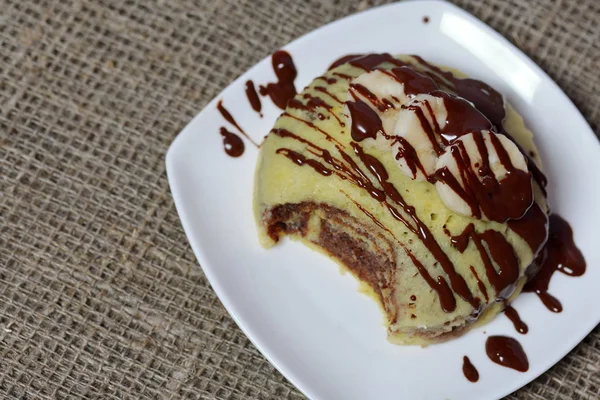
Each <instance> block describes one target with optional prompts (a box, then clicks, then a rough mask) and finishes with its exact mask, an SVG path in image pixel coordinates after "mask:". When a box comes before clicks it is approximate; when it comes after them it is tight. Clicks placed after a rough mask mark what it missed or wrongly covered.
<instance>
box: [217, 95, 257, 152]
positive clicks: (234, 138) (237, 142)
mask: <svg viewBox="0 0 600 400" xmlns="http://www.w3.org/2000/svg"><path fill="white" fill-rule="evenodd" d="M217 109H218V110H219V112H220V113H221V115H222V116H223V118H225V120H226V121H227V122H229V123H230V124H231V125H233V126H235V127H236V128H237V129H238V131H240V133H241V134H242V135H243V136H245V137H246V139H248V140H249V141H250V143H252V144H253V145H254V146H256V147H259V145H258V144H256V142H254V140H252V138H251V137H250V136H248V134H246V132H245V131H244V130H243V129H242V127H241V126H239V125H238V123H237V122H236V121H235V119H234V118H233V116H232V115H231V113H230V112H229V111H227V109H226V108H225V106H224V105H223V101H222V100H219V101H218V102H217ZM219 132H220V134H221V136H223V146H224V149H225V152H226V153H227V154H228V155H229V156H231V157H239V156H241V155H242V154H243V153H244V148H245V146H244V142H243V141H242V139H241V138H240V137H239V136H238V135H236V134H235V133H233V132H230V131H228V130H227V129H225V128H224V127H221V129H220V131H219Z"/></svg>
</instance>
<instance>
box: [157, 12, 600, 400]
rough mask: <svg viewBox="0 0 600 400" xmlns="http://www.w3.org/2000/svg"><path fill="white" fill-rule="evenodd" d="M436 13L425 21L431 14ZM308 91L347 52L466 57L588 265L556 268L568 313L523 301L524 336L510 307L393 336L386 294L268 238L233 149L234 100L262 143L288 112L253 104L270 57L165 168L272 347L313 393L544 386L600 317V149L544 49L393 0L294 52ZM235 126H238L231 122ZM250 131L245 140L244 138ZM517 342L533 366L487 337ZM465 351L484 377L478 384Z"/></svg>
mask: <svg viewBox="0 0 600 400" xmlns="http://www.w3.org/2000/svg"><path fill="white" fill-rule="evenodd" d="M425 16H427V17H429V23H427V24H425V23H424V22H423V18H424V17H425ZM284 49H285V50H287V51H288V52H289V53H291V55H292V56H293V58H294V61H295V63H296V66H297V68H298V77H297V79H296V87H297V88H302V87H304V86H305V85H307V84H308V83H309V82H310V81H311V80H312V79H313V78H314V77H316V76H318V75H320V74H321V73H322V72H323V71H324V70H325V69H326V68H327V66H328V65H329V64H330V63H331V62H332V61H334V60H335V59H336V58H338V57H339V56H342V55H345V54H350V53H372V52H389V53H392V54H393V53H409V54H411V53H412V54H419V55H421V56H423V57H424V58H425V59H427V60H430V61H433V62H435V63H439V64H444V65H448V66H452V67H456V68H459V69H461V70H462V71H464V72H465V73H467V74H468V75H470V76H471V77H474V78H477V79H482V80H484V81H485V82H487V83H489V84H490V85H492V86H493V87H495V88H496V89H497V90H498V91H499V92H500V93H503V94H504V95H505V96H506V98H507V99H508V101H509V102H511V103H512V104H513V105H514V106H515V107H516V109H517V110H519V111H520V112H521V113H522V114H523V115H524V117H525V121H526V123H527V124H528V126H529V127H530V128H531V129H532V130H533V131H534V133H535V134H536V143H537V145H538V147H539V150H540V152H541V156H542V159H543V160H544V162H545V171H546V174H547V176H548V178H549V182H550V184H549V187H548V191H549V200H550V202H551V206H552V208H553V210H554V211H555V212H557V213H558V214H560V215H562V216H563V217H565V218H566V219H567V220H568V221H569V222H570V223H571V226H572V227H573V229H574V232H575V239H576V241H577V244H578V245H579V247H580V249H581V250H582V252H583V254H584V256H585V258H586V260H587V264H588V270H587V272H586V274H585V275H584V276H583V277H581V278H570V277H567V276H565V275H563V274H556V275H555V276H554V278H553V279H552V282H551V286H550V291H551V293H552V294H553V295H555V296H557V297H558V298H559V299H560V300H561V302H562V304H563V308H564V311H563V312H562V313H560V314H553V313H551V312H549V311H548V310H547V309H546V308H544V306H543V305H542V303H541V302H540V301H539V299H538V298H537V297H536V296H535V295H533V294H529V293H527V294H523V295H521V296H520V297H519V298H518V299H517V301H516V302H515V303H514V306H515V308H517V309H518V311H519V313H520V315H521V317H522V318H523V320H525V322H526V323H527V324H528V325H529V333H528V334H527V335H520V334H518V333H516V332H515V330H514V328H513V327H512V325H511V324H510V322H509V321H508V319H507V318H506V317H505V316H503V315H500V316H499V317H497V318H496V319H495V320H494V321H492V322H491V323H489V324H488V325H486V326H484V327H482V328H479V329H475V330H473V331H471V332H469V333H467V334H466V335H464V336H462V337H460V338H458V339H455V340H452V341H450V342H447V343H444V344H440V345H435V346H430V347H428V348H420V347H415V346H408V347H401V346H395V345H392V344H390V343H388V342H387V341H386V339H385V337H386V334H385V328H384V327H383V326H382V316H381V314H380V311H379V310H378V308H377V306H376V305H375V303H374V302H373V301H372V300H370V299H369V298H367V297H366V296H363V295H361V294H359V293H358V292H357V291H356V288H357V283H356V281H355V280H354V279H353V278H352V277H351V276H349V275H345V276H342V275H340V274H339V272H338V268H337V266H336V265H335V264H334V262H333V261H331V260H329V259H328V258H326V257H324V256H322V255H320V254H318V253H316V252H313V251H311V250H309V249H308V248H306V247H304V246H303V245H301V244H299V243H295V242H289V241H284V243H281V244H280V245H278V246H276V247H275V248H273V249H271V250H269V251H266V250H264V249H262V248H261V247H260V246H259V244H258V241H257V236H256V230H255V226H254V220H253V215H252V188H253V176H254V167H255V162H256V156H257V154H258V152H257V150H256V149H255V148H254V147H252V146H251V145H250V144H249V143H248V142H246V152H245V153H244V154H243V155H242V156H241V157H239V158H230V157H228V156H227V155H226V154H225V152H224V151H223V144H222V138H221V136H220V135H219V127H220V126H228V127H230V126H229V125H228V124H227V123H226V122H225V121H224V120H223V118H222V117H221V115H220V114H219V113H218V111H217V108H216V103H217V100H218V99H222V100H223V102H224V104H225V106H226V107H227V108H228V109H229V110H230V111H232V113H233V115H234V117H235V118H236V120H237V122H238V123H239V124H240V125H241V126H242V127H243V128H244V129H245V130H246V132H248V133H249V134H250V135H251V136H252V137H253V138H254V139H255V141H257V142H260V141H261V140H262V138H263V137H264V136H265V135H266V134H267V133H268V132H269V130H270V128H271V127H272V125H273V123H274V122H275V119H276V118H277V116H278V115H279V113H280V110H278V109H276V108H275V106H273V104H271V102H270V100H268V99H266V98H263V113H264V118H262V119H261V118H260V117H259V116H258V114H257V113H256V112H254V111H253V110H252V108H251V107H250V104H249V103H248V101H247V99H246V96H245V93H244V83H245V82H246V80H248V79H252V80H254V81H255V82H257V83H266V82H273V81H274V80H275V76H274V73H273V70H272V67H271V60H270V58H267V59H264V60H262V61H261V62H260V63H258V64H257V65H256V66H254V67H253V68H252V69H250V70H249V71H248V72H247V73H245V74H244V75H243V76H241V77H240V78H238V79H237V80H236V81H235V82H234V83H232V84H231V85H230V86H229V87H228V88H227V89H225V90H224V91H223V92H222V93H221V94H220V95H219V96H218V98H216V99H214V100H213V101H212V102H211V103H210V104H209V105H208V106H207V107H206V108H205V109H204V110H203V111H202V112H201V113H200V114H198V115H197V116H196V117H195V118H194V119H193V121H192V122H191V123H190V124H189V125H188V126H187V127H186V128H185V129H184V130H183V131H182V132H181V133H180V134H179V136H178V137H177V139H176V140H175V141H174V142H173V144H172V145H171V148H170V149H169V152H168V154H167V173H168V177H169V183H170V185H171V191H172V193H173V197H174V199H175V204H176V206H177V210H178V212H179V215H180V217H181V222H182V224H183V227H184V229H185V232H186V234H187V236H188V238H189V241H190V243H191V245H192V248H193V250H194V253H195V254H196V257H197V258H198V261H199V262H200V265H201V266H202V268H203V269H204V272H205V273H206V276H207V277H208V279H209V280H210V283H211V284H212V287H213V288H214V290H215V292H216V293H217V294H218V296H219V298H220V299H221V301H222V302H223V304H224V305H225V307H226V308H227V310H228V311H229V312H230V314H231V315H232V317H233V318H234V319H235V321H236V322H237V323H238V325H239V326H240V327H241V328H242V330H243V331H244V332H245V333H246V335H248V337H249V338H250V339H251V340H252V342H253V343H254V344H255V345H256V346H257V347H258V349H259V350H260V351H261V352H262V353H263V354H264V355H265V356H266V357H267V358H268V359H269V361H271V363H273V365H275V366H276V367H277V368H278V369H279V370H280V371H281V372H282V373H283V374H284V375H285V376H286V377H287V378H288V379H289V380H290V381H291V382H292V383H293V384H295V385H296V386H297V387H298V388H299V389H300V390H302V391H303V392H304V393H305V394H306V395H307V396H308V397H310V398H312V399H491V398H499V397H501V396H503V395H505V394H507V393H510V392H512V391H514V390H516V389H517V388H519V387H520V386H522V385H525V384H526V383H527V382H529V381H531V380H532V379H534V378H535V377H537V376H538V375H540V374H541V373H543V372H544V371H545V370H546V369H548V368H549V367H550V366H552V365H553V364H554V363H556V362H557V361H558V360H559V359H560V358H561V357H563V356H564V355H565V354H566V353H567V352H568V351H569V350H571V349H572V348H573V347H574V346H575V345H576V344H577V343H578V342H579V341H580V340H581V339H582V338H583V337H584V336H585V335H586V334H587V333H589V332H590V331H591V330H592V329H593V328H594V326H595V325H596V324H598V322H599V321H600V307H597V304H598V285H599V283H600V270H599V269H598V265H599V264H600V246H598V244H599V242H598V226H600V207H598V205H599V204H600V146H599V144H598V141H597V139H596V138H595V136H594V134H593V132H592V131H591V129H590V128H589V126H588V125H587V124H586V122H585V120H584V119H583V117H582V116H581V115H580V114H579V112H578V111H577V109H576V108H575V107H574V106H573V104H572V103H571V102H570V101H569V99H568V98H567V96H565V94H564V93H563V92H562V91H561V90H560V89H559V88H558V86H557V85H556V84H555V83H554V82H553V81H552V80H551V79H550V78H549V77H548V76H547V75H546V74H545V73H544V72H543V71H542V70H541V69H540V68H539V67H538V66H536V65H535V64H534V63H533V62H532V61H531V60H530V59H528V58H527V57H526V56H525V55H524V54H523V53H521V52H520V51H519V50H518V49H516V48H515V47H514V46H513V45H511V44H510V43H509V42H508V41H507V40H506V39H504V38H503V37H502V36H500V35H499V34H497V33H496V32H494V31H493V30H492V29H490V28H489V27H487V26H486V25H484V24H483V23H482V22H480V21H479V20H477V19H475V18H474V17H473V16H471V15H469V14H467V13H466V12H464V11H462V10H460V9H459V8H457V7H455V6H453V5H450V4H447V3H445V2H440V1H419V2H407V3H400V4H393V5H390V6H385V7H380V8H376V9H372V10H369V11H366V12H363V13H360V14H356V15H353V16H351V17H348V18H344V19H342V20H340V21H337V22H334V23H332V24H329V25H326V26H324V27H322V28H320V29H317V30H315V31H314V32H312V33H309V34H308V35H306V36H304V37H302V38H300V39H298V40H295V41H294V42H292V43H290V44H289V45H287V46H285V48H284ZM230 128H231V127H230ZM244 140H245V139H244ZM491 334H502V335H509V336H513V337H517V336H518V340H519V341H520V343H521V344H522V345H523V347H524V349H525V351H526V353H527V355H528V357H529V362H530V368H529V371H527V372H526V373H520V372H517V371H514V370H511V369H507V368H503V367H501V366H499V365H497V364H494V363H493V362H492V361H491V360H489V359H488V358H487V356H486V355H485V349H484V347H485V340H486V338H487V337H488V335H491ZM463 355H468V356H469V357H470V359H471V361H472V362H473V364H474V365H475V366H476V367H477V368H478V370H479V374H480V380H479V382H477V383H470V382H469V381H467V380H466V379H465V378H464V376H463V374H462V370H461V366H462V358H463Z"/></svg>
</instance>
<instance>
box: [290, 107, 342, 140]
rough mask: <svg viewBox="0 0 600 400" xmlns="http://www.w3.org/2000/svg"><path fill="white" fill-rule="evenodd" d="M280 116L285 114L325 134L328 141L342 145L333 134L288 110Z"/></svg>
mask: <svg viewBox="0 0 600 400" xmlns="http://www.w3.org/2000/svg"><path fill="white" fill-rule="evenodd" d="M281 115H282V116H286V117H290V118H293V119H295V120H296V121H299V122H302V123H303V124H305V125H307V126H308V127H310V128H312V129H314V130H316V131H318V132H320V133H322V134H323V136H325V138H326V139H327V140H328V141H330V142H334V143H335V144H336V145H338V146H341V147H344V145H343V144H341V143H340V142H339V141H337V140H336V139H335V138H334V137H333V136H331V135H330V134H329V133H327V132H325V131H324V130H323V129H321V128H319V127H318V126H316V125H315V124H313V123H312V122H310V121H307V120H305V119H302V118H300V117H297V116H295V115H292V114H290V113H289V112H287V111H286V112H284V113H283V114H281Z"/></svg>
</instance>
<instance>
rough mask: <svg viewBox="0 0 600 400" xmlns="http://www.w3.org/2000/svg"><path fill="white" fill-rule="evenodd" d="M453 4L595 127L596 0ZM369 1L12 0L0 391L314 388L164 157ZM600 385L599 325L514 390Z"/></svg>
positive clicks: (5, 3) (213, 394) (3, 56)
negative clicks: (252, 327)
mask: <svg viewBox="0 0 600 400" xmlns="http://www.w3.org/2000/svg"><path fill="white" fill-rule="evenodd" d="M377 3H378V2H377ZM457 3H458V4H459V5H460V6H462V7H464V8H466V9H467V10H468V11H470V12H472V13H473V14H475V15H476V16H478V17H479V18H481V19H483V20H484V21H485V22H486V23H488V24H490V25H491V26H492V27H493V28H495V29H496V30H498V31H499V32H501V33H502V34H504V35H505V36H506V37H508V38H509V39H510V40H511V41H512V42H513V43H515V44H516V45H517V46H519V47H520V48H521V49H523V50H524V51H525V52H526V53H527V54H528V55H529V56H531V57H532V58H533V59H534V60H535V61H536V62H538V63H539V64H540V65H541V66H542V68H544V69H545V70H546V71H547V72H548V73H549V74H550V75H551V76H552V77H553V78H554V79H555V80H556V81H557V82H558V83H559V85H560V86H561V87H562V88H563V89H564V90H565V92H566V93H567V94H568V95H569V96H570V97H571V99H573V101H574V102H575V104H576V105H577V106H578V107H579V109H580V110H581V111H582V113H583V114H584V116H585V117H586V118H587V120H588V121H589V123H590V124H591V126H592V128H593V129H594V130H595V132H596V133H597V134H598V133H599V132H600V74H599V73H598V71H599V70H600V23H599V21H600V2H598V1H597V0H582V1H575V0H570V1H567V0H564V1H560V0H557V1H550V0H548V1H542V0H538V1H527V0H508V1H505V0H486V1H478V0H459V1H457ZM373 5H375V4H373V3H372V2H370V1H355V2H342V1H339V0H338V1H322V2H317V1H305V2H296V1H292V0H285V1H276V0H260V1H252V0H237V1H233V0H226V1H209V0H204V1H192V0H153V1H150V0H121V1H118V0H64V1H59V0H56V1H50V0H30V1H24V0H0V174H1V180H0V216H1V225H0V397H1V398H27V399H37V398H81V397H85V398H102V399H129V398H130V399H150V398H152V399H154V398H160V399H162V398H164V399H170V398H222V399H242V398H244V399H245V398H260V399H280V398H287V399H301V398H303V396H302V395H301V394H300V393H299V392H298V391H297V390H296V389H295V388H294V387H293V386H292V385H290V384H289V383H287V382H286V380H285V379H284V378H283V377H281V375H279V374H278V373H277V372H276V371H275V369H274V368H273V367H271V366H270V365H269V363H268V362H267V361H265V360H264V358H263V357H262V356H261V355H260V354H259V353H258V351H257V350H256V349H255V348H254V347H253V346H252V345H251V344H250V342H249V341H248V339H247V338H246V337H245V336H244V335H243V334H242V333H241V332H240V330H239V329H238V328H237V326H236V325H235V324H234V323H233V322H232V320H231V319H230V317H229V316H228V314H227V312H226V311H225V310H224V309H223V307H222V305H221V304H220V302H219V301H218V299H217V298H216V297H215V294H214V293H213V291H212V290H211V289H210V286H209V284H208V282H207V280H206V278H205V277H204V275H203V273H202V271H201V269H200V268H199V267H198V266H197V264H196V261H195V259H194V256H193V254H192V252H191V250H190V248H189V246H188V243H187V240H186V238H185V235H184V233H183V231H182V229H181V227H180V223H179V220H178V217H177V214H176V212H175V208H174V206H173V201H172V199H171V195H170V193H169V188H168V184H167V179H166V176H165V168H164V155H165V152H166V150H167V147H168V145H169V143H170V142H171V141H172V140H173V138H174V137H175V135H176V134H177V133H178V132H179V131H180V130H181V129H182V128H183V127H184V126H185V124H186V123H187V122H188V121H189V120H190V119H191V118H192V117H193V116H194V115H195V114H196V113H197V112H198V111H199V110H201V109H202V107H203V106H204V105H205V104H206V103H207V102H208V101H209V100H210V99H211V98H213V97H214V96H215V95H217V94H218V93H219V92H220V91H221V90H222V89H223V88H224V87H225V86H226V85H227V84H229V83H230V82H231V81H232V80H233V79H234V78H235V77H236V76H238V75H239V74H241V73H242V72H244V71H245V70H246V69H247V68H249V67H250V66H252V65H253V64H255V63H256V62H257V61H259V60H260V59H262V58H263V57H265V56H267V55H268V54H270V53H271V52H272V51H274V50H276V49H277V48H278V47H280V46H282V45H284V44H286V43H287V42H289V41H290V40H292V39H294V38H296V37H298V36H299V35H302V34H304V33H306V32H308V31H310V30H312V29H314V28H316V27H318V26H320V25H322V24H324V23H326V22H329V21H332V20H335V19H337V18H340V17H342V16H345V15H348V14H350V13H353V12H356V11H359V10H362V9H365V8H368V7H370V6H373ZM565 134H566V135H568V134H569V133H568V132H565ZM590 267H592V268H593V267H597V266H590ZM598 393H600V330H599V329H598V328H597V329H596V330H595V331H594V332H593V333H592V334H590V335H589V336H588V337H587V338H586V339H585V340H584V342H583V343H582V344H580V345H579V346H577V348H576V349H575V350H573V352H571V354H569V355H568V356H567V357H566V358H565V359H563V360H562V361H561V362H559V363H558V364H557V365H556V366H555V367H553V368H552V369H551V370H550V371H548V372H547V373H545V374H544V375H542V376H541V377H540V378H538V379H537V380H535V381H534V382H533V383H531V384H529V385H528V386H526V387H525V388H523V389H521V390H519V391H518V392H517V393H515V394H513V395H512V396H510V398H519V399H595V398H598V397H597V396H598Z"/></svg>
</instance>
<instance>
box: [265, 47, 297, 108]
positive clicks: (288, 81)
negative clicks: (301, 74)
mask: <svg viewBox="0 0 600 400" xmlns="http://www.w3.org/2000/svg"><path fill="white" fill-rule="evenodd" d="M271 63H272V64H273V70H274V71H275V75H276V76H277V82H275V83H269V84H267V86H260V94H262V95H263V96H266V95H269V97H270V98H271V100H272V101H273V103H275V105H276V106H277V107H279V108H281V109H282V110H285V107H286V104H287V102H288V100H290V99H292V98H293V97H294V96H295V95H296V87H295V86H294V80H295V79H296V76H297V75H298V71H296V66H295V65H294V61H293V60H292V56H290V54H289V53H288V52H286V51H283V50H278V51H276V52H275V53H273V55H272V56H271Z"/></svg>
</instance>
